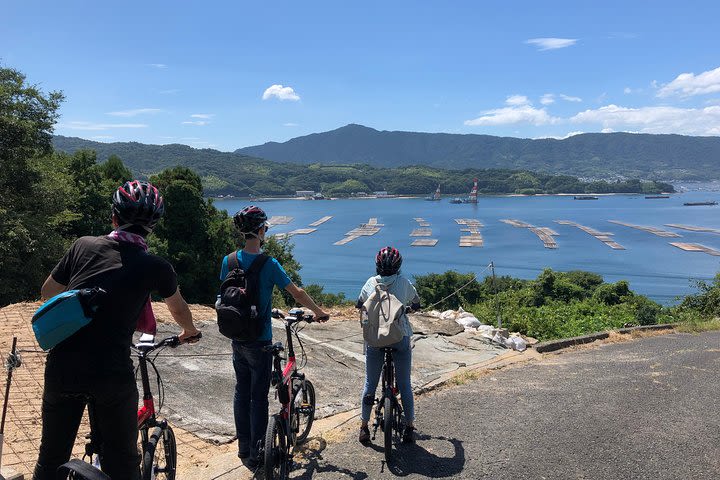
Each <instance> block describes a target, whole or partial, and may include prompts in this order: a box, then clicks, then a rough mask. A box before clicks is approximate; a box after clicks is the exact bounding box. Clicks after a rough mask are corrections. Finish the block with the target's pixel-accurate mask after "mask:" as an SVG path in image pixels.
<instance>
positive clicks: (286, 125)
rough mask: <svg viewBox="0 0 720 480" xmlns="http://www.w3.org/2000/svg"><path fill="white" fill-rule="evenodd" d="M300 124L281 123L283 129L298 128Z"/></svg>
mask: <svg viewBox="0 0 720 480" xmlns="http://www.w3.org/2000/svg"><path fill="white" fill-rule="evenodd" d="M298 126H300V124H298V123H294V122H287V123H283V127H298Z"/></svg>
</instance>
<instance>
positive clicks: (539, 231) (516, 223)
mask: <svg viewBox="0 0 720 480" xmlns="http://www.w3.org/2000/svg"><path fill="white" fill-rule="evenodd" d="M500 221H501V222H503V223H507V224H508V225H512V226H513V227H516V228H527V229H528V230H530V231H531V232H533V233H534V234H535V235H537V236H538V238H540V240H542V242H543V245H544V246H545V248H550V249H555V248H558V244H557V242H556V241H555V238H553V237H555V236H557V235H559V233H557V232H556V231H555V230H553V229H552V228H548V227H536V226H535V225H531V224H529V223H526V222H523V221H522V220H517V219H514V218H506V219H502V220H500Z"/></svg>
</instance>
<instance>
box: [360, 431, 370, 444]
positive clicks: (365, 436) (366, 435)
mask: <svg viewBox="0 0 720 480" xmlns="http://www.w3.org/2000/svg"><path fill="white" fill-rule="evenodd" d="M358 440H359V441H360V443H363V444H365V443H369V442H370V429H369V428H368V427H360V435H358Z"/></svg>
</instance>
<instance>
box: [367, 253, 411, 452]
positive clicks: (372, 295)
mask: <svg viewBox="0 0 720 480" xmlns="http://www.w3.org/2000/svg"><path fill="white" fill-rule="evenodd" d="M401 265H402V255H400V252H399V251H398V250H397V249H396V248H393V247H385V248H382V249H380V251H379V252H378V253H377V255H376V256H375V270H376V273H377V275H374V276H372V277H370V278H368V280H367V281H366V282H365V285H364V286H363V288H362V290H361V291H360V295H359V296H358V301H357V305H356V307H357V308H358V309H361V310H362V313H361V315H363V316H364V315H369V316H373V314H374V313H375V314H377V312H378V311H380V310H382V308H377V307H378V306H379V305H377V302H383V303H384V302H385V300H381V299H388V305H390V304H392V305H393V306H392V307H391V308H396V307H395V306H394V305H395V304H398V305H399V307H400V308H401V310H400V311H398V313H397V315H398V316H397V319H396V320H395V322H394V323H395V324H396V325H393V326H391V328H390V329H389V330H390V334H391V335H397V338H401V340H399V341H397V342H396V343H392V344H389V345H386V346H387V347H392V348H394V349H395V351H394V352H393V359H394V363H395V380H396V383H397V386H398V388H399V390H400V395H401V398H402V404H403V409H404V411H405V428H404V430H403V435H402V441H403V442H404V443H413V442H414V441H415V434H414V431H415V426H414V423H413V422H414V420H415V402H414V399H413V391H412V384H411V383H410V369H411V366H412V346H411V345H410V338H411V337H412V334H413V331H412V327H411V326H410V322H409V321H408V318H407V315H406V314H405V306H409V307H410V308H412V309H413V310H417V309H419V308H420V297H418V294H417V291H416V290H415V287H414V286H413V284H412V283H411V282H410V280H408V279H407V278H406V277H404V276H403V275H402V274H401V273H400V266H401ZM374 320H377V319H374ZM361 321H362V322H363V323H364V324H367V323H368V319H366V318H362V319H361ZM372 321H373V319H372V318H371V319H370V322H372ZM364 328H365V327H364ZM393 330H396V332H393ZM397 330H399V331H397ZM375 334H377V331H376V332H375ZM383 361H384V354H383V351H382V350H381V349H380V348H377V347H374V346H371V345H370V344H369V343H368V341H367V331H366V342H365V388H364V390H363V394H362V397H361V403H362V413H361V415H360V420H361V425H360V435H359V437H358V440H359V441H360V442H361V443H363V444H364V443H368V442H369V441H370V429H369V428H368V422H369V421H370V414H371V412H372V407H373V404H374V402H375V390H376V389H377V385H378V381H379V379H380V373H381V371H382V367H383Z"/></svg>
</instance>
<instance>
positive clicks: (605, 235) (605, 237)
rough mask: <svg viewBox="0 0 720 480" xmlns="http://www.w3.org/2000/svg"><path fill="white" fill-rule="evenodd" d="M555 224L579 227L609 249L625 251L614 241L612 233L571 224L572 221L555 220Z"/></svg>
mask: <svg viewBox="0 0 720 480" xmlns="http://www.w3.org/2000/svg"><path fill="white" fill-rule="evenodd" d="M555 223H558V224H560V225H570V226H572V227H577V228H579V229H580V230H582V231H583V232H585V233H587V234H590V235H592V236H593V237H595V238H597V239H598V240H600V241H601V242H603V243H604V244H605V245H607V246H608V247H610V248H612V249H613V250H625V247H623V246H622V245H620V244H619V243H617V242H616V241H615V240H613V239H612V238H610V237H612V236H613V235H615V234H614V233H611V232H600V231H598V230H595V229H594V228H591V227H586V226H585V225H580V224H579V223H575V222H571V221H570V220H555Z"/></svg>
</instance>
